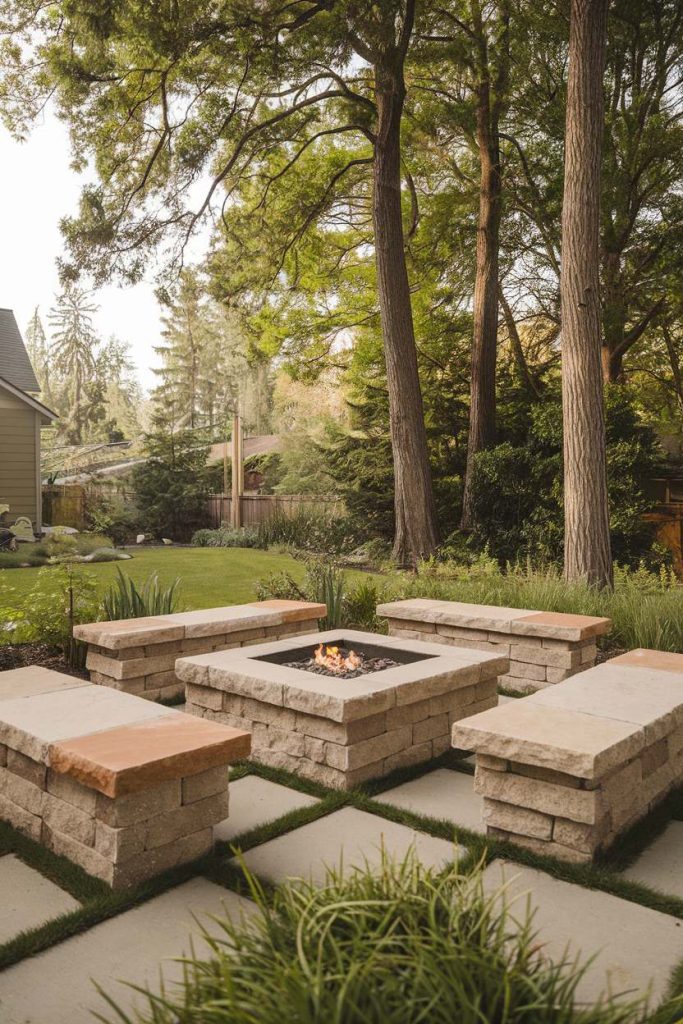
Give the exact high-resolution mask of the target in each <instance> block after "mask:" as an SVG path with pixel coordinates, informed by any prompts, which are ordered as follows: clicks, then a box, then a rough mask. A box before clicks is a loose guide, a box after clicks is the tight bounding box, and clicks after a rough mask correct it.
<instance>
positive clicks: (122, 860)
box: [0, 667, 250, 888]
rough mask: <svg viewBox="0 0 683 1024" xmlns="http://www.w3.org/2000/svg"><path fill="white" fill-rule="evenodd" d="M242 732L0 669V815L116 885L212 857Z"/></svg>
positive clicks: (31, 672)
mask: <svg viewBox="0 0 683 1024" xmlns="http://www.w3.org/2000/svg"><path fill="white" fill-rule="evenodd" d="M249 749H250V737H249V734H248V733H245V732H243V731H239V730H237V729H231V728H228V727H227V726H224V725H219V724H217V723H214V722H204V721H202V720H200V719H197V718H193V717H192V716H190V715H186V714H184V713H183V712H180V711H176V710H173V709H171V708H165V707H160V706H159V705H156V704H150V703H149V702H148V701H144V700H140V698H139V697H134V696H132V695H130V694H126V693H119V692H118V691H116V690H112V689H105V688H104V687H100V686H93V685H92V684H91V683H88V682H85V681H83V680H80V679H76V678H74V677H72V676H67V675H62V674H61V673H58V672H52V671H50V670H48V669H42V668H33V667H30V668H22V669H16V670H12V671H9V672H2V673H0V818H2V819H4V820H5V821H8V822H9V823H10V824H11V825H13V826H14V827H15V828H17V829H19V830H20V831H21V832H23V833H25V834H26V835H28V836H30V837H31V838H32V839H34V840H36V842H39V843H42V844H43V845H44V846H46V847H48V849H50V850H52V851H54V852H55V853H58V854H61V855H63V856H65V857H68V858H69V860H72V861H74V863H76V864H78V865H80V866H81V867H82V868H83V869H84V870H85V871H87V872H88V873H89V874H91V875H95V876H96V877H98V878H101V879H103V880H104V881H105V882H107V883H108V884H109V885H110V886H112V887H114V888H123V887H125V886H129V885H134V884H136V883H138V882H141V881H143V880H144V879H146V878H150V877H152V876H153V875H156V874H158V873H159V872H161V871H165V870H166V869H168V868H171V867H175V866H176V865H178V864H183V863H186V862H188V861H192V860H196V859H197V858H198V857H201V856H203V855H204V854H206V853H208V852H209V851H210V850H211V849H212V848H213V826H214V825H216V824H218V822H220V821H223V820H224V819H225V818H226V817H227V815H228V764H230V763H231V762H232V761H236V760H239V759H240V758H243V757H246V756H247V755H248V754H249Z"/></svg>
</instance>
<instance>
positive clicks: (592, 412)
mask: <svg viewBox="0 0 683 1024" xmlns="http://www.w3.org/2000/svg"><path fill="white" fill-rule="evenodd" d="M607 6H608V0H572V3H571V13H570V30H569V76H568V82H567V122H566V133H565V165H564V199H563V207H562V274H561V281H560V288H561V304H562V410H563V426H564V512H565V543H564V567H565V576H566V577H567V579H570V580H576V579H585V580H587V581H588V582H589V583H591V584H595V585H598V586H609V585H611V583H612V558H611V552H610V536H609V505H608V496H607V470H606V461H605V414H604V404H603V389H602V365H601V311H600V284H599V262H600V251H599V231H600V162H601V153H602V135H603V93H602V76H603V68H604V59H605V36H606V29H607Z"/></svg>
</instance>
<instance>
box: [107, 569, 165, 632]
mask: <svg viewBox="0 0 683 1024" xmlns="http://www.w3.org/2000/svg"><path fill="white" fill-rule="evenodd" d="M179 586H180V579H179V578H178V577H177V576H176V578H175V580H174V581H173V583H171V585H170V586H168V587H162V586H161V584H160V583H159V577H158V575H157V574H156V573H155V572H153V573H151V574H150V575H149V576H148V577H147V579H146V580H145V582H144V583H143V584H142V586H141V587H139V586H138V585H137V583H135V581H134V580H133V579H131V577H130V576H128V575H127V574H126V573H123V572H121V570H120V569H117V570H116V580H115V582H114V583H113V584H112V586H111V587H110V588H109V590H108V591H107V593H106V594H105V595H104V597H103V599H102V608H103V612H104V617H105V619H106V620H109V621H112V622H114V621H116V620H118V619H137V618H141V617H143V616H146V615H170V613H171V612H174V611H176V610H177V607H178V587H179Z"/></svg>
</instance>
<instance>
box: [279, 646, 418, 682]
mask: <svg viewBox="0 0 683 1024" xmlns="http://www.w3.org/2000/svg"><path fill="white" fill-rule="evenodd" d="M284 664H285V667H286V668H298V669H300V670H303V671H304V672H315V674H316V675H319V676H332V677H333V678H334V679H357V678H358V676H365V675H367V674H368V673H369V672H381V671H382V670H383V669H385V668H396V667H397V666H398V665H399V664H400V662H398V661H394V659H393V658H369V657H367V656H366V655H364V654H363V652H362V651H347V650H346V648H344V647H325V648H323V645H322V644H321V645H320V647H318V648H316V650H315V651H314V653H313V655H312V656H311V657H310V658H300V659H299V660H298V661H286V662H285V663H284Z"/></svg>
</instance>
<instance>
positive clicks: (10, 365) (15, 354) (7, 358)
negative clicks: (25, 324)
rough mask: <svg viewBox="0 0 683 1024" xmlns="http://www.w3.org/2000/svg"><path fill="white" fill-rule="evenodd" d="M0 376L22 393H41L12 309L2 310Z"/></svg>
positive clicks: (0, 318)
mask: <svg viewBox="0 0 683 1024" xmlns="http://www.w3.org/2000/svg"><path fill="white" fill-rule="evenodd" d="M0 376H1V377H2V378H3V379H4V380H7V381H9V382H10V384H14V386H15V387H17V388H21V390H22V391H31V392H34V393H35V394H38V393H39V392H40V384H39V383H38V381H37V380H36V375H35V373H34V372H33V367H32V366H31V360H30V359H29V357H28V352H27V351H26V346H25V345H24V341H23V339H22V337H21V332H20V331H19V328H18V326H17V321H16V319H15V317H14V313H13V312H12V310H11V309H0Z"/></svg>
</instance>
